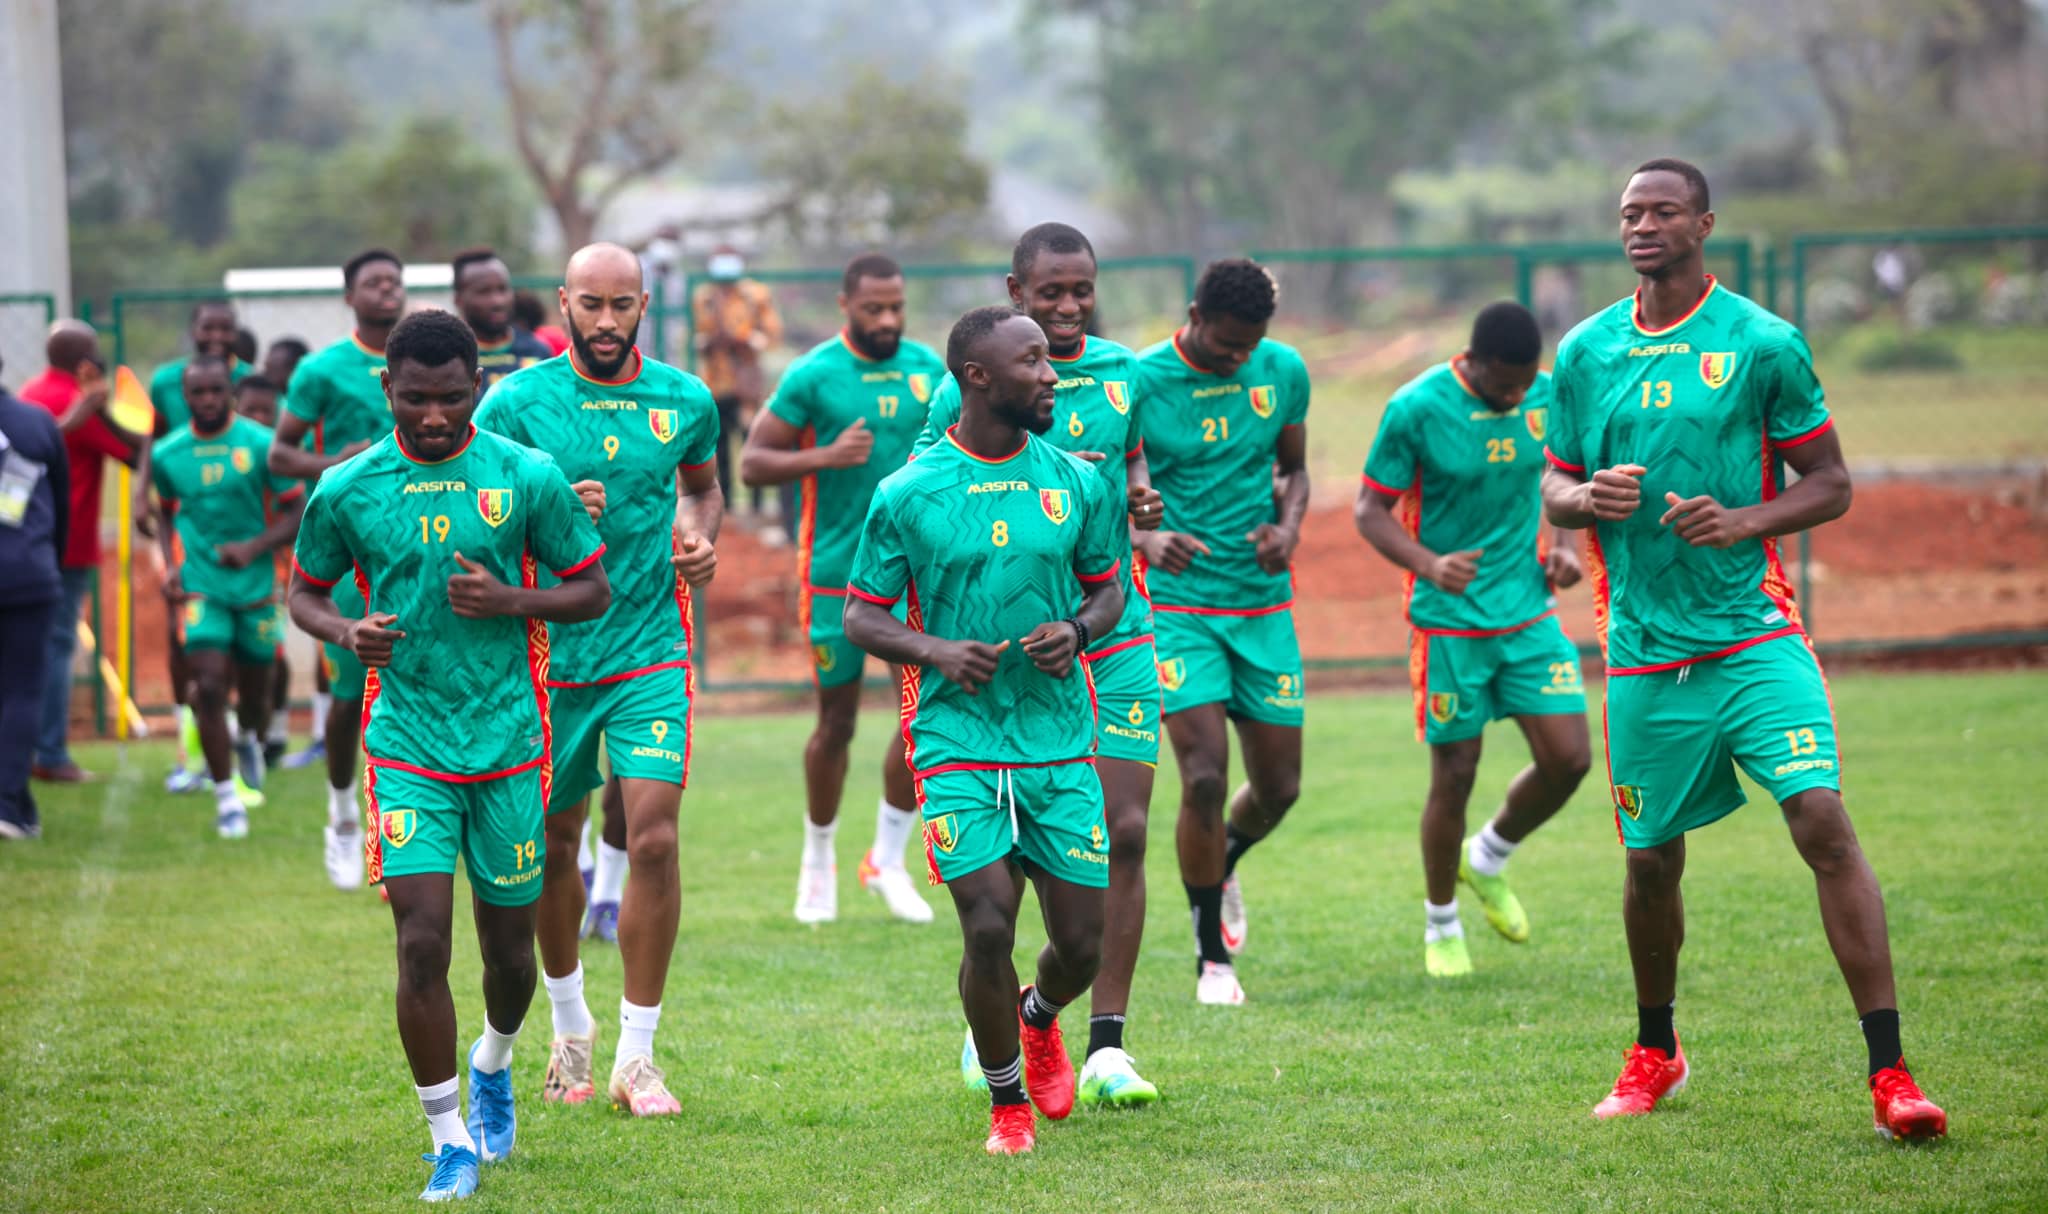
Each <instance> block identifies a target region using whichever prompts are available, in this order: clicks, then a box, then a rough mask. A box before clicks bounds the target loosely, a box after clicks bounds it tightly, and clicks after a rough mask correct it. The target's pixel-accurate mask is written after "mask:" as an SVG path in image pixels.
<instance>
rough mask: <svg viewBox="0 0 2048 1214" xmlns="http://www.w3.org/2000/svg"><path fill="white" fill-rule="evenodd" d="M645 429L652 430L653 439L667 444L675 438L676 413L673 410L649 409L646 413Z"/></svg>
mask: <svg viewBox="0 0 2048 1214" xmlns="http://www.w3.org/2000/svg"><path fill="white" fill-rule="evenodd" d="M647 428H648V429H649V430H652V431H653V432H654V437H656V438H658V439H660V440H661V441H662V442H667V441H668V440H670V439H672V438H674V437H675V436H676V411H675V410H674V409H649V410H648V411H647Z"/></svg>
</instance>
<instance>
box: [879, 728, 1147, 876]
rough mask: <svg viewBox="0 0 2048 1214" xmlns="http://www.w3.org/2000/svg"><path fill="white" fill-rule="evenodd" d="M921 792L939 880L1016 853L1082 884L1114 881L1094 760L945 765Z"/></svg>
mask: <svg viewBox="0 0 2048 1214" xmlns="http://www.w3.org/2000/svg"><path fill="white" fill-rule="evenodd" d="M917 793H918V804H919V805H920V806H921V807H922V808H923V810H924V857H925V862H926V864H927V865H929V866H930V871H931V878H932V883H933V884H934V885H938V884H942V883H944V882H947V881H951V880H953V879H954V878H955V877H964V876H966V875H967V874H968V873H971V872H978V871H980V870H981V869H984V868H987V867H988V866H989V865H991V864H995V863H997V862H998V861H1002V860H1008V859H1011V858H1012V857H1015V858H1016V859H1018V860H1021V861H1023V862H1024V863H1026V864H1028V865H1030V866H1031V867H1033V868H1036V869H1038V870H1039V871H1040V872H1043V873H1045V874H1046V875H1048V876H1051V877H1057V878H1059V879H1060V880H1062V881H1066V882H1070V883H1071V884H1074V885H1087V886H1092V887H1094V888H1096V889H1106V888H1108V886H1109V827H1108V825H1107V824H1106V823H1105V822H1104V820H1103V817H1102V781H1101V780H1099V779H1097V778H1096V775H1095V764H1093V763H1090V762H1087V761H1085V760H1083V761H1078V762H1073V763H1053V764H1049V765H1047V766H1045V767H1005V768H995V769H973V770H957V769H956V770H953V771H942V772H938V773H936V774H934V775H929V776H926V777H925V778H924V779H923V781H921V782H920V783H919V785H918V790H917Z"/></svg>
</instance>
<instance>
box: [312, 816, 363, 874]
mask: <svg viewBox="0 0 2048 1214" xmlns="http://www.w3.org/2000/svg"><path fill="white" fill-rule="evenodd" d="M321 834H322V836H324V837H325V839H326V840H327V855H326V860H327V879H328V880H329V881H331V882H333V883H334V888H336V889H361V888H362V886H363V828H362V827H360V826H357V825H356V824H355V823H353V822H351V823H349V828H348V830H347V831H346V832H344V831H341V830H338V829H336V828H335V827H333V826H332V825H330V826H327V827H326V828H324V829H323V830H322V831H321Z"/></svg>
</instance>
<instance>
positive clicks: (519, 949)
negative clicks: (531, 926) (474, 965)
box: [481, 931, 534, 975]
mask: <svg viewBox="0 0 2048 1214" xmlns="http://www.w3.org/2000/svg"><path fill="white" fill-rule="evenodd" d="M481 946H482V952H483V959H484V968H486V969H488V970H491V971H493V972H495V973H499V974H513V975H517V974H521V973H524V972H526V971H528V970H531V969H533V968H534V965H533V933H532V932H531V931H526V932H492V933H488V934H486V935H485V936H484V938H483V940H482V941H481Z"/></svg>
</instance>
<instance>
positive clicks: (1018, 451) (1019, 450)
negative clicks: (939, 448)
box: [946, 422, 1031, 464]
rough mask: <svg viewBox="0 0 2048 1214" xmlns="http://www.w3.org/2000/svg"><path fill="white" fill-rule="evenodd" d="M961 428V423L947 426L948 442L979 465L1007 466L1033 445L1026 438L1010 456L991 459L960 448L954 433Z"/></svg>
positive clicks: (1028, 438)
mask: <svg viewBox="0 0 2048 1214" xmlns="http://www.w3.org/2000/svg"><path fill="white" fill-rule="evenodd" d="M959 428H960V423H959V422H954V423H953V424H952V425H950V426H947V427H946V441H947V442H949V443H951V444H953V446H955V447H957V448H959V451H960V454H962V455H964V456H966V457H967V458H968V459H971V460H974V461H976V462H977V463H983V464H1007V463H1009V462H1010V461H1011V460H1013V459H1016V458H1017V457H1018V456H1020V455H1022V454H1024V448H1026V447H1028V446H1030V445H1031V439H1030V437H1029V436H1026V437H1025V439H1024V441H1023V442H1021V443H1018V444H1017V449H1016V450H1015V451H1012V452H1010V453H1009V454H1008V455H1005V456H1003V457H1002V458H1001V459H990V458H989V457H988V456H986V455H976V454H975V453H974V452H972V451H969V450H968V449H967V448H965V447H962V446H960V440H959V439H957V438H955V437H953V431H955V430H958V429H959Z"/></svg>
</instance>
